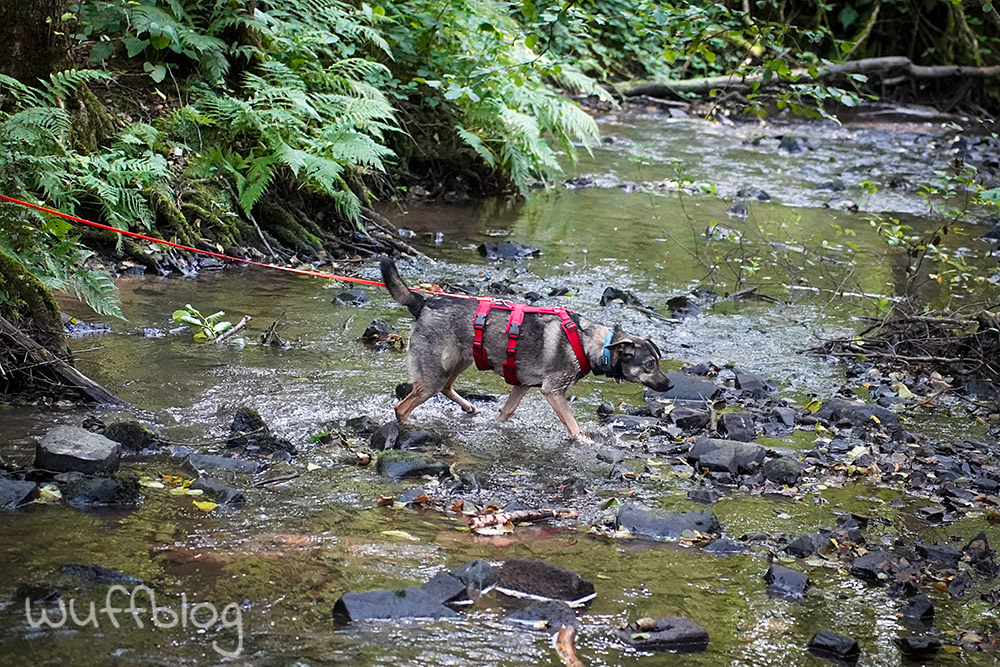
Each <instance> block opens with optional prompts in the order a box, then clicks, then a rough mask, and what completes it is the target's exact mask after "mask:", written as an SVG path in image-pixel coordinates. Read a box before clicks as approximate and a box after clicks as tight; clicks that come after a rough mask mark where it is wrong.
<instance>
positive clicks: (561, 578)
mask: <svg viewBox="0 0 1000 667" xmlns="http://www.w3.org/2000/svg"><path fill="white" fill-rule="evenodd" d="M496 585H497V590H499V591H500V592H502V593H506V594H508V595H514V596H528V597H536V598H545V599H549V600H563V601H565V602H569V603H571V604H572V603H576V604H583V603H584V602H586V601H588V600H590V599H591V598H593V597H594V595H595V589H594V584H592V583H591V582H589V581H587V580H586V579H584V578H583V577H581V576H580V575H579V574H577V573H576V572H573V571H571V570H564V569H563V568H561V567H558V566H556V565H550V564H549V563H545V562H543V561H540V560H532V559H528V558H511V559H509V560H506V561H504V563H503V565H502V566H501V567H500V572H499V575H498V577H497V584H496Z"/></svg>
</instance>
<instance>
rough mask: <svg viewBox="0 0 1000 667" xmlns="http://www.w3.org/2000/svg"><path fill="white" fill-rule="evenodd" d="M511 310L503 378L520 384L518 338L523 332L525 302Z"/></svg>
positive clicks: (517, 304) (508, 382)
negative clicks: (518, 379)
mask: <svg viewBox="0 0 1000 667" xmlns="http://www.w3.org/2000/svg"><path fill="white" fill-rule="evenodd" d="M513 305H514V307H513V308H512V309H511V311H510V320H509V321H508V322H507V361H505V362H503V379H504V381H505V382H506V383H507V384H513V385H516V384H520V383H519V382H518V381H517V359H516V358H515V357H516V355H517V338H518V336H519V335H520V334H521V323H522V322H524V304H523V303H515V304H513Z"/></svg>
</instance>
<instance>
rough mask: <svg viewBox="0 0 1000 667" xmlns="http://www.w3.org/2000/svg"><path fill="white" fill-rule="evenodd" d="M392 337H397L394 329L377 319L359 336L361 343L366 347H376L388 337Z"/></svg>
mask: <svg viewBox="0 0 1000 667" xmlns="http://www.w3.org/2000/svg"><path fill="white" fill-rule="evenodd" d="M394 335H397V333H396V328H395V327H394V326H392V325H391V324H389V323H388V322H386V321H385V320H383V319H382V318H381V317H379V318H376V319H374V320H372V321H371V322H369V323H368V326H367V327H365V330H364V332H363V333H362V334H361V342H363V343H367V344H368V345H377V344H378V343H380V342H383V341H385V340H387V339H388V338H389V336H394Z"/></svg>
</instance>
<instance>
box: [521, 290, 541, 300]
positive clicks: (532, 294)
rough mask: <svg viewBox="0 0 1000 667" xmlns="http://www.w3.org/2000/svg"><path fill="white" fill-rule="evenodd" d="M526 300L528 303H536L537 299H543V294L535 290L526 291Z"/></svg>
mask: <svg viewBox="0 0 1000 667" xmlns="http://www.w3.org/2000/svg"><path fill="white" fill-rule="evenodd" d="M524 300H525V301H527V302H528V303H535V302H536V301H541V300H542V295H541V294H539V293H538V292H535V291H530V292H525V293H524Z"/></svg>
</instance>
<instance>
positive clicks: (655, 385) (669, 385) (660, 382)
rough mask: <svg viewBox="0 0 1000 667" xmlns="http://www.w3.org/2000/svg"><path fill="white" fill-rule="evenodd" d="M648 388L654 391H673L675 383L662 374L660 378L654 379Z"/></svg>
mask: <svg viewBox="0 0 1000 667" xmlns="http://www.w3.org/2000/svg"><path fill="white" fill-rule="evenodd" d="M646 386H647V387H649V388H650V389H652V390H653V391H670V390H671V389H673V387H674V383H673V382H671V381H670V378H668V377H667V376H666V375H664V374H662V373H660V374H659V377H656V378H653V380H652V381H651V382H649V383H648V384H647V385H646Z"/></svg>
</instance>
